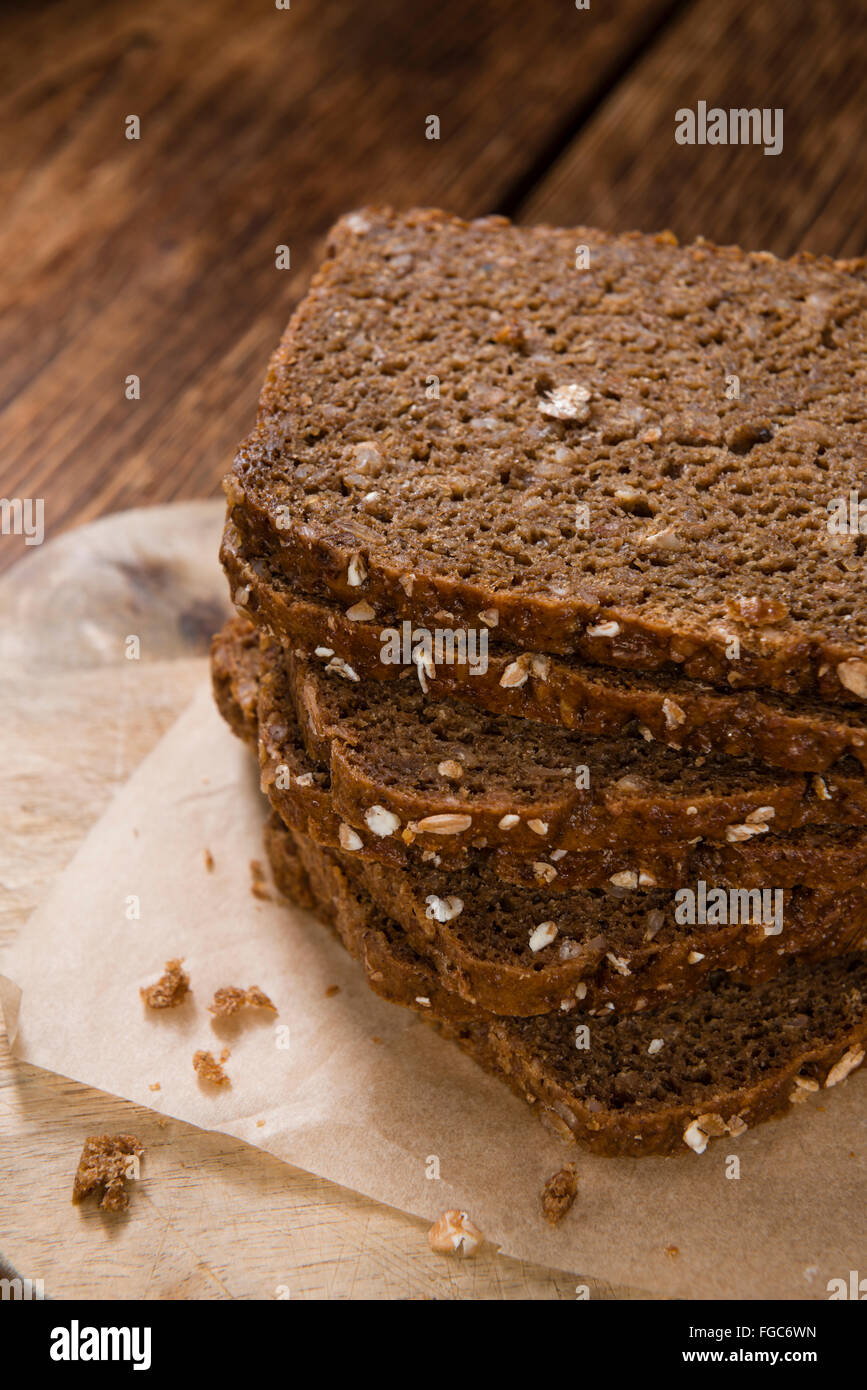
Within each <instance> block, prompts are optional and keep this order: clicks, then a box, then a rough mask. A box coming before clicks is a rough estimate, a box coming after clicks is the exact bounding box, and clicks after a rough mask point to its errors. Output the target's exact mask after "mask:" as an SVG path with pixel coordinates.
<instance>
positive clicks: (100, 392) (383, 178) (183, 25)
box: [0, 0, 674, 565]
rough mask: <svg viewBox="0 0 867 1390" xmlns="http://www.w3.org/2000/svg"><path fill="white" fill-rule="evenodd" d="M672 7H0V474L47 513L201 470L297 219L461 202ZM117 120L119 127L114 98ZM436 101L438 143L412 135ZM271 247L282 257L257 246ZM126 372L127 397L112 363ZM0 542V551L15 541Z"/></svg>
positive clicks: (491, 1)
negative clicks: (132, 124) (134, 397)
mask: <svg viewBox="0 0 867 1390" xmlns="http://www.w3.org/2000/svg"><path fill="white" fill-rule="evenodd" d="M673 8H674V5H673V0H616V3H607V4H605V5H602V4H600V5H594V6H593V8H592V9H591V11H590V12H582V11H577V10H576V9H575V8H574V6H571V5H568V4H560V5H527V4H526V3H525V0H486V2H485V3H479V4H475V5H472V6H466V5H463V4H460V3H457V0H444V2H443V3H440V4H438V5H437V6H436V7H435V8H434V9H433V10H431V11H430V12H426V11H424V12H419V10H418V9H417V8H416V7H414V6H408V5H406V4H404V3H402V2H401V0H376V3H370V4H366V5H361V6H359V5H357V4H353V3H350V2H349V0H332V3H329V4H328V5H322V4H312V3H304V0H298V3H297V4H293V5H292V7H291V9H290V10H288V11H278V10H276V9H275V8H274V6H273V5H272V4H269V3H267V0H266V2H265V3H263V0H209V3H204V4H195V5H192V4H190V5H178V4H176V3H174V2H173V0H172V2H170V0H153V3H151V4H148V5H145V6H141V5H128V4H126V3H121V0H96V3H84V0H59V2H58V3H55V4H53V5H49V6H47V7H45V6H40V7H38V8H36V7H29V8H27V9H20V10H18V12H17V13H16V14H15V15H14V16H11V17H10V15H9V14H8V12H7V14H6V18H5V21H4V27H5V31H6V32H5V39H4V44H3V46H2V56H0V129H2V140H3V146H4V149H3V154H4V157H3V158H2V160H0V167H2V168H3V169H4V170H5V172H4V173H3V175H2V179H0V192H2V196H3V203H4V210H5V216H4V224H5V226H4V231H3V236H2V258H0V307H2V310H3V314H2V320H0V362H2V364H3V366H2V383H0V410H2V422H0V423H2V429H3V433H4V440H5V448H4V472H3V480H2V493H3V495H5V496H7V497H13V496H19V497H42V498H44V499H45V513H46V527H47V534H48V535H49V536H50V535H53V534H56V533H57V531H58V530H59V529H62V528H63V527H64V526H65V525H67V524H70V523H71V522H72V521H81V520H84V519H87V518H90V517H93V516H95V515H98V514H100V513H102V512H105V511H108V510H114V509H116V508H121V507H129V506H134V505H137V504H141V503H143V502H151V501H166V500H169V499H171V498H176V497H187V496H194V495H201V494H202V493H208V492H213V491H215V490H216V487H217V485H218V480H219V478H220V477H221V475H222V473H223V472H224V471H225V469H226V468H227V466H228V464H229V462H230V460H231V455H232V450H233V447H234V445H235V444H236V442H237V440H238V439H239V438H240V437H241V436H242V434H243V433H244V432H245V431H246V430H247V428H248V427H249V425H250V423H251V420H252V416H253V410H254V405H255V399H256V394H257V390H258V386H259V382H260V379H261V376H262V374H263V370H264V365H265V362H266V360H267V356H268V353H269V351H270V349H271V348H272V346H273V345H274V343H275V341H276V339H277V337H278V335H279V333H280V331H281V329H282V327H283V325H284V323H285V320H286V319H287V317H288V315H289V312H290V309H291V306H292V303H293V301H294V300H295V298H296V297H297V295H298V294H299V292H300V291H301V290H302V289H303V285H304V282H305V280H306V277H307V275H308V273H309V268H310V264H311V261H312V259H313V258H314V257H315V255H316V254H317V251H318V248H319V239H320V238H321V235H322V233H323V231H324V230H325V229H326V228H327V227H328V225H329V223H330V222H331V221H332V220H333V219H334V217H336V216H337V215H338V214H339V213H340V212H342V211H345V210H347V209H348V208H351V207H353V206H356V205H358V204H360V203H363V202H370V201H379V202H393V203H396V204H398V205H413V204H443V205H446V206H448V207H450V208H452V209H454V210H455V211H458V212H461V213H464V214H467V215H475V214H478V213H481V212H486V211H490V210H492V209H493V208H494V207H495V206H496V205H497V204H498V202H500V201H502V200H504V199H507V198H508V196H509V190H510V189H512V188H514V187H515V185H516V183H519V182H520V180H521V179H522V178H523V177H524V175H525V173H526V171H527V170H528V169H532V168H533V167H534V166H535V164H536V163H537V161H538V160H539V159H540V158H542V159H544V157H545V153H546V151H549V150H551V149H555V148H556V147H557V145H558V144H559V143H560V142H561V141H562V139H563V136H564V132H565V133H568V132H569V130H570V129H571V128H572V126H573V124H574V120H575V119H576V113H580V112H581V111H582V110H584V109H585V108H586V107H587V106H588V104H589V105H592V103H593V101H594V98H595V94H596V93H598V92H601V91H603V90H604V89H605V85H606V83H607V82H609V81H611V80H613V77H614V76H615V75H616V73H617V72H619V71H620V70H621V69H622V67H623V65H624V63H626V62H628V61H629V55H630V54H631V53H632V52H633V51H635V50H636V49H640V47H641V45H642V44H643V43H644V41H645V40H646V38H647V37H648V35H649V34H650V33H651V32H652V31H653V30H654V28H655V27H656V26H657V25H658V24H660V23H661V22H662V20H663V18H664V17H665V16H666V15H667V14H668V13H669V12H670V11H671V10H672V9H673ZM129 114H136V115H138V116H139V117H140V118H141V139H140V140H138V141H127V140H126V139H125V138H124V120H125V118H126V116H127V115H129ZM429 114H436V115H438V116H439V118H440V121H441V139H440V140H439V141H430V140H427V139H425V118H426V116H428V115H429ZM280 243H286V244H288V245H289V246H290V247H291V254H292V269H291V271H280V270H278V269H276V267H275V248H276V247H277V245H278V244H280ZM130 374H135V375H137V376H139V377H140V378H141V399H140V400H139V401H128V400H126V399H125V398H124V380H125V378H126V377H127V376H128V375H130ZM22 549H23V546H22V544H21V542H20V541H19V540H18V538H15V537H2V538H0V565H3V564H5V563H9V562H10V560H11V559H12V558H14V557H15V556H17V555H18V554H20V553H21V552H22Z"/></svg>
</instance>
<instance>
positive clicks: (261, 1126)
mask: <svg viewBox="0 0 867 1390" xmlns="http://www.w3.org/2000/svg"><path fill="white" fill-rule="evenodd" d="M264 1127H265V1121H264V1120H257V1121H256V1128H257V1129H264Z"/></svg>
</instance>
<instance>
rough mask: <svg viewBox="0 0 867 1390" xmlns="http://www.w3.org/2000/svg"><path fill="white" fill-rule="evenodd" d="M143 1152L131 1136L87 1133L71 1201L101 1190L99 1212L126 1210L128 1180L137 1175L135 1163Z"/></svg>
mask: <svg viewBox="0 0 867 1390" xmlns="http://www.w3.org/2000/svg"><path fill="white" fill-rule="evenodd" d="M143 1153H144V1149H143V1147H142V1145H141V1144H140V1143H139V1141H138V1139H136V1138H135V1137H134V1136H133V1135H132V1134H91V1135H90V1136H89V1137H88V1138H87V1139H85V1141H84V1148H83V1149H82V1150H81V1158H80V1159H79V1160H78V1168H77V1169H76V1173H75V1178H74V1180H73V1184H72V1200H73V1202H76V1203H77V1202H82V1201H84V1198H85V1197H88V1196H89V1195H90V1193H91V1192H95V1191H97V1190H98V1189H99V1188H103V1189H104V1191H103V1194H102V1198H101V1200H100V1203H99V1205H100V1207H101V1208H102V1210H103V1211H126V1209H127V1207H128V1206H129V1193H128V1192H127V1190H126V1182H127V1179H128V1178H133V1177H137V1176H138V1160H139V1159H140V1158H141V1156H142V1154H143Z"/></svg>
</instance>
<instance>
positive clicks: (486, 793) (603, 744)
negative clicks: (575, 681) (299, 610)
mask: <svg viewBox="0 0 867 1390" xmlns="http://www.w3.org/2000/svg"><path fill="white" fill-rule="evenodd" d="M325 650H326V651H327V650H328V649H327V648H326V649H325ZM284 664H285V678H284V675H283V674H282V673H281V669H280V663H279V662H276V663H271V664H269V667H268V669H267V671H266V672H265V673H264V675H263V677H262V685H261V690H262V697H261V705H260V711H264V710H266V709H268V708H270V709H273V710H275V711H278V712H280V711H282V710H284V709H285V707H286V704H287V702H288V701H289V700H291V701H292V702H293V703H294V707H295V713H296V717H297V719H298V723H299V726H300V729H301V736H302V738H303V740H304V743H305V746H306V748H307V751H308V753H309V754H310V757H311V758H312V759H313V760H314V761H315V762H318V763H321V764H322V765H323V766H325V767H327V768H328V770H329V774H330V779H331V797H332V802H333V805H334V809H335V810H336V811H337V812H338V814H340V815H341V816H342V817H343V819H344V820H345V821H347V823H348V824H349V825H352V826H354V827H356V828H357V827H360V826H364V825H365V824H366V825H368V826H370V828H371V829H374V830H375V832H377V831H378V833H379V834H380V835H382V836H383V837H385V836H390V835H400V836H402V837H403V838H404V839H406V840H409V841H410V842H416V841H417V842H418V844H419V845H420V846H421V847H422V848H425V849H439V848H440V847H441V846H445V847H446V849H447V850H448V849H449V848H450V847H451V846H452V845H455V844H457V845H472V846H473V847H475V848H484V847H487V846H495V847H507V848H508V849H510V850H511V852H512V853H513V854H515V855H523V856H525V857H527V858H530V859H534V860H535V859H537V858H539V857H540V852H544V854H545V855H548V854H550V852H551V851H552V850H554V851H555V852H557V851H560V850H565V851H567V852H568V851H573V850H588V849H603V848H611V847H614V846H617V845H619V846H622V847H627V846H635V847H640V846H644V845H647V844H654V843H665V842H666V841H669V840H674V841H681V842H685V841H688V840H690V839H692V838H694V837H696V836H704V837H706V838H707V839H709V840H716V841H722V842H733V843H737V842H742V841H744V840H746V839H754V838H757V837H759V836H763V835H766V834H770V833H771V831H773V832H774V833H775V834H783V833H785V832H786V831H790V830H797V829H800V828H802V827H804V826H808V825H858V826H864V825H865V824H867V777H865V774H864V770H863V768H862V767H861V766H860V764H858V763H856V762H854V760H853V759H844V760H843V761H842V762H841V763H838V764H835V766H834V767H833V768H831V769H829V770H828V772H827V773H826V774H824V775H816V776H815V777H814V776H812V775H810V774H805V773H795V772H783V771H782V770H775V769H768V768H764V767H762V766H761V765H758V764H755V763H751V762H748V761H746V760H744V759H735V758H726V757H721V756H719V755H716V754H707V755H700V756H693V755H690V754H686V753H683V752H681V751H679V750H674V749H669V748H666V747H664V746H663V745H661V744H659V743H656V742H653V743H646V742H644V741H641V742H635V743H628V742H626V741H625V740H623V739H619V738H617V739H589V738H583V737H581V736H580V735H576V734H573V733H571V732H570V731H568V730H563V729H560V728H555V727H552V726H547V725H541V724H536V723H533V722H532V721H531V720H527V719H515V718H514V717H511V716H508V715H494V714H489V713H484V712H480V711H479V710H476V709H474V708H472V707H471V706H469V705H466V704H463V703H462V702H459V701H457V700H432V699H431V698H430V697H429V696H428V695H425V694H424V692H423V691H422V690H421V689H420V687H419V685H418V682H417V681H416V680H415V677H414V673H413V672H411V671H407V672H405V678H404V679H403V680H402V681H397V682H392V683H391V684H390V685H388V686H385V685H383V683H382V682H374V681H360V680H359V679H358V678H357V675H356V673H355V672H354V671H352V669H351V668H347V667H346V666H345V664H344V663H342V662H339V661H336V660H335V659H334V658H331V657H327V656H323V657H321V658H319V659H316V658H314V661H313V662H311V661H308V660H307V659H306V658H302V657H297V656H296V655H295V653H294V652H292V651H288V652H286V655H285V659H284ZM278 719H279V713H278ZM266 726H267V720H266V719H265V718H264V717H262V714H261V712H260V729H261V730H262V731H263V734H262V736H263V737H264V736H265V732H264V731H265V730H266ZM374 818H375V820H376V822H377V824H374Z"/></svg>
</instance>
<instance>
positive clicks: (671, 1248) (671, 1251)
mask: <svg viewBox="0 0 867 1390" xmlns="http://www.w3.org/2000/svg"><path fill="white" fill-rule="evenodd" d="M665 1253H666V1255H668V1257H669V1259H672V1260H673V1259H674V1257H675V1255H679V1254H680V1251H679V1250H678V1248H677V1246H676V1245H666V1247H665Z"/></svg>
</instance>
